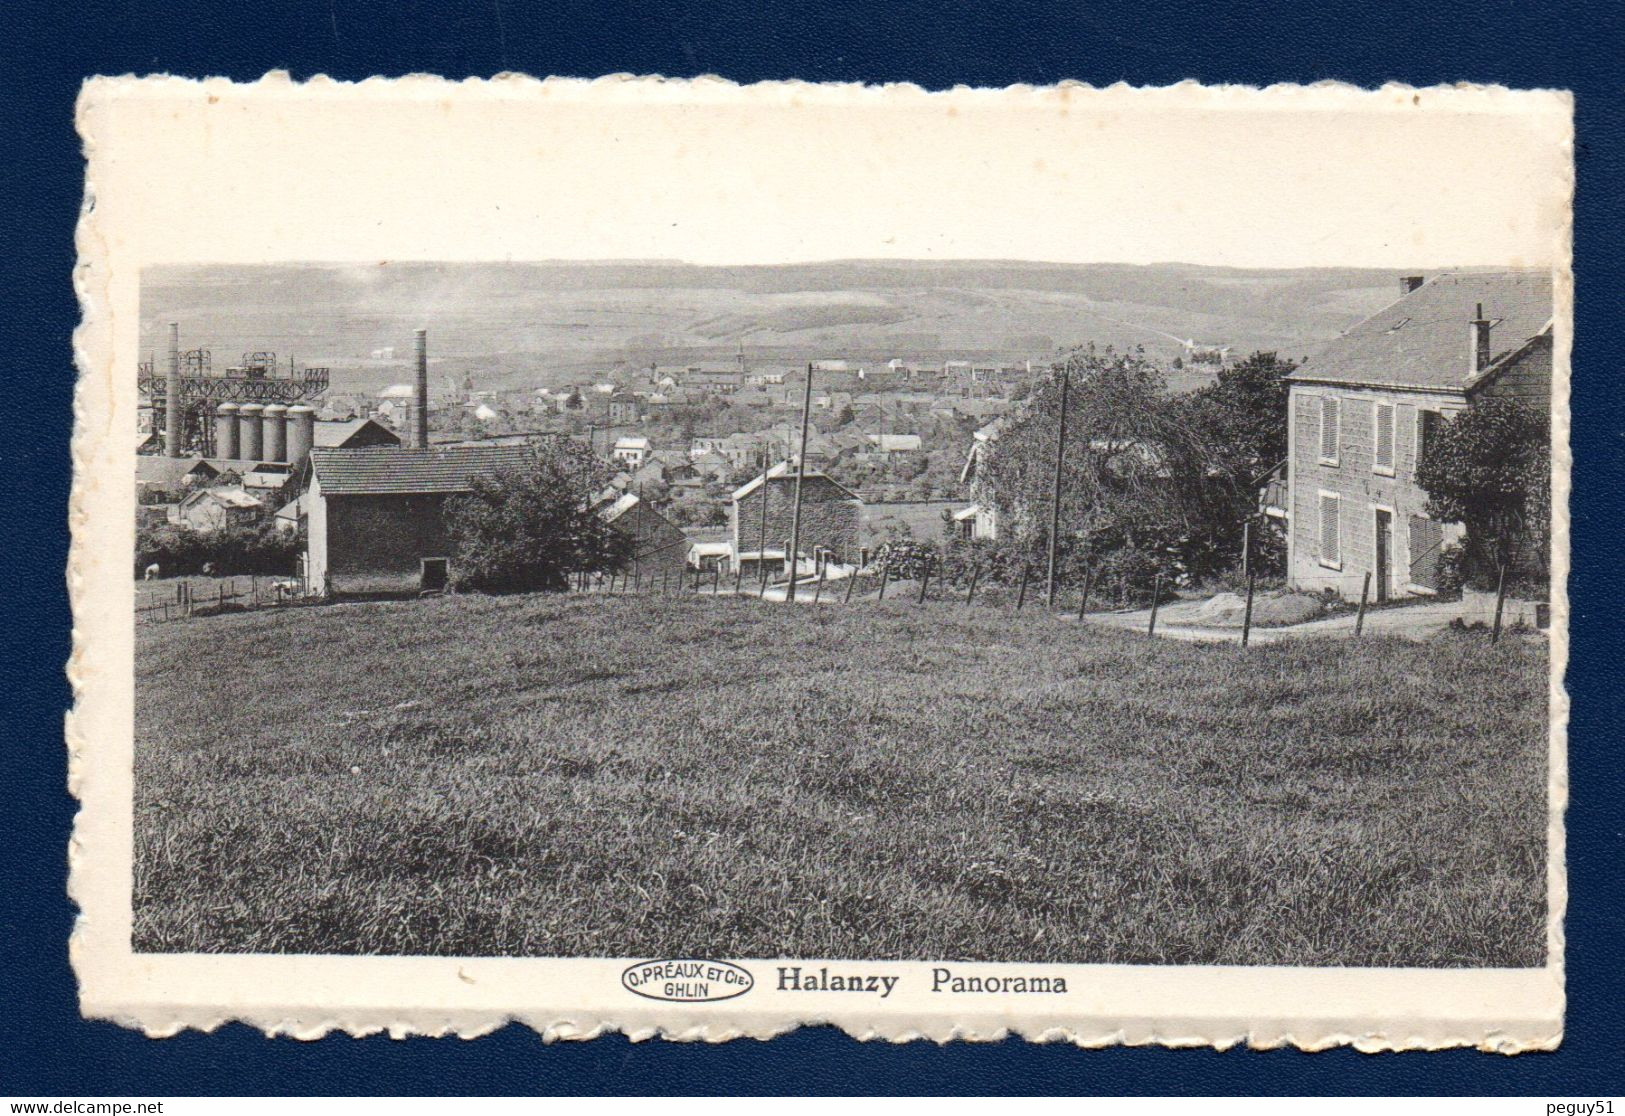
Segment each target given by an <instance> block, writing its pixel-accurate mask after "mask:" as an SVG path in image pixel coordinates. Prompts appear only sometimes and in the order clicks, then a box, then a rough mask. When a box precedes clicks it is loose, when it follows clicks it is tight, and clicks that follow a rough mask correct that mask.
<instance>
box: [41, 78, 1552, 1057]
mask: <svg viewBox="0 0 1625 1116" xmlns="http://www.w3.org/2000/svg"><path fill="white" fill-rule="evenodd" d="M1571 118H1572V103H1571V100H1570V98H1569V97H1568V96H1567V95H1566V94H1564V93H1561V92H1542V91H1513V90H1507V89H1501V88H1492V87H1478V86H1471V87H1470V86H1461V87H1452V88H1436V89H1410V88H1400V87H1388V88H1384V89H1380V90H1359V89H1353V88H1348V87H1341V86H1333V85H1325V86H1316V87H1276V88H1270V89H1262V90H1260V89H1247V88H1236V87H1226V88H1204V87H1201V86H1198V85H1195V84H1187V85H1181V86H1177V87H1173V88H1165V89H1135V88H1129V87H1115V88H1111V89H1104V90H1101V89H1092V88H1088V87H1084V86H1079V85H1060V86H1056V87H1052V88H1041V89H1040V88H1030V87H1012V88H1008V89H956V90H952V91H947V92H927V91H924V90H921V89H919V88H916V87H912V86H897V87H858V86H819V85H811V84H803V83H795V82H785V83H775V84H766V85H758V86H750V87H741V86H737V85H734V84H731V83H729V82H726V81H721V80H715V79H702V80H697V81H666V80H662V79H658V78H647V79H636V78H630V77H612V78H604V79H600V80H596V81H580V80H546V81H542V80H536V79H532V78H525V77H502V78H498V79H494V80H490V81H466V82H456V83H454V82H447V81H443V80H440V79H438V78H433V77H414V78H408V79H403V80H395V81H386V80H381V79H380V80H374V81H367V82H363V83H360V84H353V85H352V84H343V83H338V82H332V81H327V80H321V79H318V80H315V81H312V82H308V83H303V84H299V83H294V82H292V81H290V80H288V79H287V78H286V76H284V75H280V74H273V75H270V76H268V77H267V78H266V79H264V80H263V81H260V82H257V83H254V84H246V85H245V84H232V83H230V82H227V81H217V80H207V81H190V80H181V79H178V78H171V77H157V78H147V79H138V78H117V79H115V78H105V79H96V80H93V81H91V82H89V83H88V84H87V85H86V87H85V89H84V92H83V95H82V97H81V101H80V106H79V118H78V126H79V129H80V131H81V134H82V135H83V138H84V143H85V152H86V159H87V171H86V175H87V178H86V193H85V205H84V212H83V217H82V220H81V223H80V228H79V237H78V248H79V265H78V269H77V271H76V274H75V281H76V284H77V289H78V291H79V294H80V297H81V300H82V303H83V307H84V323H83V326H82V328H81V329H80V331H79V333H78V335H77V358H78V374H79V387H78V393H77V418H78V422H77V429H76V432H75V436H74V461H75V477H74V488H73V504H72V525H73V552H72V566H71V569H70V571H69V578H70V584H71V588H72V595H73V602H74V612H75V623H76V629H75V650H74V656H73V660H72V662H71V664H70V665H69V670H70V673H71V675H72V680H73V683H74V686H75V688H76V694H77V705H76V707H75V708H74V710H73V712H72V714H71V715H70V717H69V719H68V724H67V746H68V748H69V750H70V754H71V779H72V789H73V791H74V793H75V794H76V795H77V796H78V797H79V799H80V800H81V802H82V812H81V813H80V815H79V817H78V821H77V825H76V828H75V832H74V838H73V842H72V846H71V849H70V850H69V855H70V859H71V865H72V877H71V890H72V896H73V899H74V900H75V902H76V903H77V904H78V906H79V908H80V911H81V914H80V917H79V920H78V924H77V926H76V928H75V931H74V935H73V940H72V957H73V962H74V965H75V968H76V971H77V974H78V978H79V981H80V988H81V997H82V1006H83V1010H84V1012H85V1014H87V1015H89V1016H92V1017H96V1018H101V1019H110V1020H115V1021H117V1022H119V1023H122V1024H125V1025H128V1026H132V1027H138V1028H141V1029H143V1030H144V1031H146V1032H147V1033H149V1034H152V1035H168V1034H173V1033H175V1032H177V1031H180V1030H182V1029H185V1028H210V1027H213V1026H216V1025H218V1024H220V1023H222V1022H225V1021H230V1020H240V1021H244V1022H246V1023H249V1024H251V1025H254V1026H257V1027H260V1028H263V1029H265V1030H266V1031H269V1032H278V1033H290V1034H295V1035H301V1036H315V1035H320V1034H323V1033H325V1032H327V1031H330V1030H335V1029H337V1030H343V1031H348V1032H351V1033H356V1034H360V1033H366V1032H370V1031H378V1030H385V1031H388V1032H390V1033H393V1034H397V1035H405V1034H453V1033H454V1034H460V1035H475V1034H479V1033H482V1032H484V1031H488V1030H491V1029H493V1028H496V1027H498V1026H500V1025H502V1024H504V1023H506V1022H508V1021H511V1020H518V1021H522V1022H523V1023H525V1024H528V1025H529V1026H531V1027H533V1028H535V1029H536V1030H537V1031H538V1032H540V1033H542V1034H543V1035H545V1036H547V1037H550V1038H552V1037H578V1038H579V1037H590V1036H593V1035H596V1034H599V1033H601V1032H604V1031H623V1032H626V1033H628V1034H631V1035H633V1036H637V1037H651V1036H657V1035H658V1036H665V1037H668V1038H678V1039H705V1040H713V1041H714V1040H722V1039H728V1038H731V1037H734V1036H746V1035H748V1036H757V1037H768V1036H772V1035H775V1034H779V1033H783V1032H785V1031H787V1030H790V1029H793V1028H795V1027H797V1026H800V1025H803V1024H810V1023H831V1024H834V1025H836V1026H838V1027H840V1028H842V1029H843V1030H845V1031H846V1032H848V1033H850V1034H852V1035H855V1036H859V1037H865V1038H869V1037H873V1038H881V1039H887V1040H904V1039H910V1038H920V1037H924V1038H929V1039H934V1040H947V1039H954V1038H961V1039H992V1038H998V1037H1001V1036H1005V1035H1009V1034H1014V1035H1020V1036H1025V1037H1026V1038H1029V1039H1033V1040H1043V1041H1065V1042H1072V1043H1077V1044H1081V1045H1088V1046H1094V1045H1105V1044H1113V1043H1135V1044H1145V1043H1161V1044H1168V1045H1180V1046H1189V1045H1216V1046H1229V1045H1234V1044H1238V1043H1248V1044H1252V1045H1256V1046H1260V1047H1269V1046H1279V1045H1287V1044H1291V1045H1297V1046H1300V1047H1304V1048H1308V1049H1320V1048H1325V1047H1328V1046H1334V1045H1339V1044H1352V1045H1354V1046H1357V1047H1359V1048H1361V1049H1368V1050H1381V1049H1415V1048H1439V1047H1446V1046H1473V1047H1478V1048H1480V1049H1483V1050H1486V1051H1500V1052H1506V1053H1514V1052H1518V1051H1524V1050H1532V1049H1546V1048H1551V1047H1553V1046H1555V1045H1557V1044H1558V1043H1559V1042H1560V1041H1561V1037H1562V1027H1563V1003H1564V998H1563V936H1562V925H1563V922H1562V917H1563V909H1564V903H1565V891H1564V872H1563V826H1562V818H1563V809H1564V803H1565V798H1566V768H1565V730H1564V726H1565V717H1566V708H1567V707H1566V700H1565V697H1564V692H1563V688H1562V677H1563V666H1564V660H1565V655H1566V653H1567V638H1566V632H1567V627H1566V625H1567V616H1568V611H1567V597H1566V595H1565V579H1566V575H1567V569H1568V542H1567V506H1568V504H1567V501H1568V492H1569V456H1568V440H1567V439H1568V410H1567V408H1568V382H1569V379H1568V377H1569V352H1570V331H1571V317H1572V316H1571V306H1572V300H1573V290H1572V279H1571V273H1570V201H1571V194H1572V189H1573V175H1572V142H1571V137H1572V128H1571Z"/></svg>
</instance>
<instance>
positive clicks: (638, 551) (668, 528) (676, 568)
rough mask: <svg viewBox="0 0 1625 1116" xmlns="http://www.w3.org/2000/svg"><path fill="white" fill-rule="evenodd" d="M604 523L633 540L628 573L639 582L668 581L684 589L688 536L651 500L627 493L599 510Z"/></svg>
mask: <svg viewBox="0 0 1625 1116" xmlns="http://www.w3.org/2000/svg"><path fill="white" fill-rule="evenodd" d="M599 514H600V515H602V516H603V518H604V522H605V523H608V524H609V525H610V526H611V527H612V528H614V529H615V530H616V531H619V532H620V533H621V534H623V535H625V536H626V537H628V538H629V539H631V540H632V555H633V558H632V565H631V566H630V567H629V568H628V569H627V571H626V572H627V573H630V574H634V575H635V576H636V577H637V578H638V579H639V580H645V579H651V578H652V579H655V580H659V579H661V578H666V579H668V580H669V582H670V584H672V585H681V584H682V578H683V573H684V571H685V570H686V569H687V566H688V548H689V541H688V536H687V535H685V534H684V533H683V529H682V528H681V527H678V526H677V525H676V524H675V523H673V522H672V521H671V520H669V519H667V518H666V517H665V516H663V515H661V514H660V513H659V512H658V511H656V510H655V509H654V508H653V507H652V506H650V504H649V502H648V501H647V500H643V499H641V498H639V497H638V496H637V494H636V493H632V492H627V493H624V494H623V495H621V496H620V497H618V498H616V499H615V500H614V501H612V502H610V503H607V504H605V505H604V506H603V507H602V508H600V509H599Z"/></svg>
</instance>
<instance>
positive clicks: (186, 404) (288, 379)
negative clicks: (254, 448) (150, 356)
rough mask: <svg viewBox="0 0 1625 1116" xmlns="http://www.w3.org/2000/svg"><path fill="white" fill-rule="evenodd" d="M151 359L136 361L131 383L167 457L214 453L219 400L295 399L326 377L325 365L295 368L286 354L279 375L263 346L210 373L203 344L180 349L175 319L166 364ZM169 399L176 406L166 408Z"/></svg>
mask: <svg viewBox="0 0 1625 1116" xmlns="http://www.w3.org/2000/svg"><path fill="white" fill-rule="evenodd" d="M154 363H155V362H153V361H143V362H142V363H141V365H140V372H139V377H138V379H137V381H136V383H137V387H138V389H139V391H140V393H141V394H142V395H143V396H144V397H145V398H146V399H147V400H149V401H150V405H151V407H152V428H153V430H154V431H155V432H161V435H162V441H163V450H162V452H163V453H165V454H167V455H168V456H170V457H184V456H186V455H188V454H198V455H200V456H203V457H216V456H219V455H220V452H221V449H220V447H219V446H217V445H216V444H215V440H216V437H217V435H216V429H215V428H216V424H215V423H214V422H213V421H212V419H213V418H214V416H215V414H216V408H217V407H218V405H219V404H221V403H236V404H242V403H247V404H260V405H264V404H278V405H286V404H289V403H298V402H300V401H301V400H307V399H314V398H315V397H316V396H318V395H321V394H322V393H323V392H325V391H326V390H327V386H328V381H329V379H330V372H329V370H328V369H326V368H305V369H303V370H301V369H299V368H298V367H297V365H296V364H295V363H294V360H293V358H292V357H289V358H288V366H287V372H286V373H285V374H284V373H282V372H281V371H279V369H278V364H277V355H276V353H274V352H264V351H261V352H249V353H244V354H243V357H242V362H241V363H240V364H235V365H231V366H229V367H227V368H226V369H224V370H223V371H221V372H219V373H216V372H215V370H214V367H213V361H212V359H211V357H210V353H209V350H208V349H190V350H187V351H185V352H183V351H182V350H181V347H180V326H179V324H178V323H176V322H170V323H169V353H168V363H167V367H165V368H163V369H161V370H160V369H158V368H155V367H154ZM173 398H178V399H179V400H180V405H179V407H177V408H175V409H173V410H172V409H171V407H170V400H171V399H173Z"/></svg>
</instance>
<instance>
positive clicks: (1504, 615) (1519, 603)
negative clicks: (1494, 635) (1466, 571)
mask: <svg viewBox="0 0 1625 1116" xmlns="http://www.w3.org/2000/svg"><path fill="white" fill-rule="evenodd" d="M1547 611H1548V610H1547V607H1546V602H1545V601H1525V600H1519V599H1517V598H1515V597H1508V598H1507V599H1506V603H1505V604H1503V605H1502V607H1501V626H1502V627H1504V628H1511V627H1516V626H1519V625H1522V626H1523V627H1526V628H1544V627H1545V626H1546V623H1547ZM1457 615H1459V616H1460V617H1461V619H1462V623H1464V624H1483V625H1485V626H1486V627H1488V626H1492V625H1494V623H1495V594H1494V593H1489V592H1483V591H1480V590H1477V589H1463V590H1462V591H1461V611H1460V612H1459V613H1458V614H1457Z"/></svg>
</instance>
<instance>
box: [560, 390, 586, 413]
mask: <svg viewBox="0 0 1625 1116" xmlns="http://www.w3.org/2000/svg"><path fill="white" fill-rule="evenodd" d="M564 406H565V409H566V410H570V411H579V410H581V408H582V407H583V406H585V401H584V400H583V399H582V398H581V389H580V388H571V389H570V394H569V395H567V396H565V399H564Z"/></svg>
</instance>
